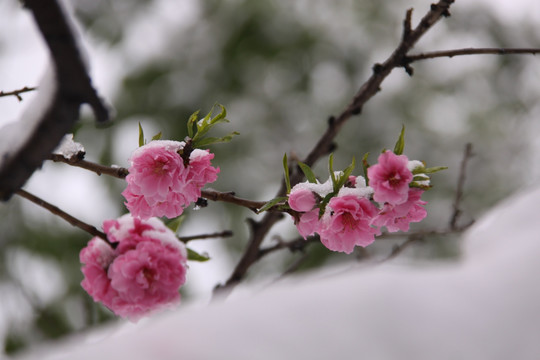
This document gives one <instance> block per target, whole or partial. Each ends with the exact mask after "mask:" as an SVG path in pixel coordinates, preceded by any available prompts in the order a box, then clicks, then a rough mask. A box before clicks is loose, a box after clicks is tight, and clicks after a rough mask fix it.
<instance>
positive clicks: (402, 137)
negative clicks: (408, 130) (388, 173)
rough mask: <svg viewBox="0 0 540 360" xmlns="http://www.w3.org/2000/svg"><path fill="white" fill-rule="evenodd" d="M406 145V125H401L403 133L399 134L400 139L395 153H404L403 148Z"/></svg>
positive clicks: (395, 147)
mask: <svg viewBox="0 0 540 360" xmlns="http://www.w3.org/2000/svg"><path fill="white" fill-rule="evenodd" d="M404 147H405V125H403V126H402V127H401V134H399V139H398V141H397V142H396V146H394V154H396V155H401V154H403V148H404Z"/></svg>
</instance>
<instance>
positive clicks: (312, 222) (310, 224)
mask: <svg viewBox="0 0 540 360" xmlns="http://www.w3.org/2000/svg"><path fill="white" fill-rule="evenodd" d="M319 225H320V223H319V209H313V210H311V211H309V212H306V213H303V214H301V215H300V217H299V219H298V221H297V222H296V228H297V229H298V232H299V233H300V235H302V237H303V238H304V239H307V237H308V236H310V235H313V234H315V233H316V232H317V231H318V230H319Z"/></svg>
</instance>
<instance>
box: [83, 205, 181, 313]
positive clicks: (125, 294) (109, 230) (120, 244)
mask: <svg viewBox="0 0 540 360" xmlns="http://www.w3.org/2000/svg"><path fill="white" fill-rule="evenodd" d="M103 229H104V231H105V233H106V234H107V238H108V240H109V241H110V242H111V243H117V245H116V248H115V249H113V248H112V247H111V246H110V245H109V244H107V243H106V242H105V241H104V240H102V239H100V238H98V237H95V238H93V239H92V240H90V242H89V243H88V246H87V247H86V248H84V249H82V250H81V253H80V260H81V262H82V263H83V267H82V272H83V274H84V280H83V281H82V283H81V285H82V287H83V288H84V289H85V290H86V291H87V292H88V294H90V295H91V296H92V297H93V298H94V301H99V302H101V303H103V305H105V306H107V307H108V308H109V309H111V310H112V311H113V312H114V313H115V314H117V315H119V316H123V317H127V318H129V319H130V320H137V319H138V318H140V317H141V316H144V315H148V314H150V313H152V312H154V311H157V310H160V309H163V308H167V307H171V306H174V305H176V304H178V303H179V301H180V295H179V293H178V290H179V288H180V287H181V286H182V285H183V284H184V282H185V274H186V269H187V265H186V260H187V252H186V249H185V246H184V245H183V244H182V243H181V242H180V241H178V239H177V238H176V236H175V235H174V233H173V232H172V231H171V230H169V229H168V228H167V227H166V226H165V225H164V224H163V223H162V222H161V221H159V220H158V219H156V218H150V219H148V220H141V219H138V218H133V217H132V216H131V215H130V214H126V215H124V216H122V217H120V218H119V219H117V220H107V221H105V222H104V223H103Z"/></svg>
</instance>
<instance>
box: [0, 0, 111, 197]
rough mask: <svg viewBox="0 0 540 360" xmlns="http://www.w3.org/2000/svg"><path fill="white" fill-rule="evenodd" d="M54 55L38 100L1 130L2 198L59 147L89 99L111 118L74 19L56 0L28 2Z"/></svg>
mask: <svg viewBox="0 0 540 360" xmlns="http://www.w3.org/2000/svg"><path fill="white" fill-rule="evenodd" d="M24 5H25V7H26V8H28V9H29V10H30V11H31V12H32V14H33V16H34V19H35V21H36V24H37V26H38V28H39V31H40V32H41V34H42V36H43V38H44V40H45V42H46V44H47V46H48V48H49V50H50V54H51V60H52V67H51V68H50V69H49V71H48V73H47V74H46V75H45V78H44V80H43V81H42V84H40V86H39V91H38V94H37V97H36V99H35V100H34V102H32V104H31V105H30V107H29V109H28V111H26V112H25V113H24V114H23V116H22V118H21V119H19V121H18V122H16V123H12V124H9V125H7V126H5V127H4V128H2V129H1V136H0V198H1V199H3V200H7V199H9V198H10V197H11V195H12V194H13V193H14V192H15V191H17V190H18V189H19V188H20V187H21V186H23V185H24V183H25V182H26V180H27V179H28V178H29V177H30V176H31V175H32V173H33V172H34V171H35V169H36V168H38V167H39V166H41V163H42V162H43V160H45V159H46V158H47V157H48V156H49V154H50V153H51V152H52V151H53V149H55V148H56V146H57V145H58V143H59V142H60V140H61V139H62V137H63V136H64V134H66V133H67V132H69V131H70V129H71V128H72V127H73V124H74V123H75V122H76V121H77V119H78V117H79V107H80V105H81V104H83V103H86V104H89V105H90V107H91V108H92V110H93V112H94V115H95V117H96V120H97V121H99V122H105V121H107V120H109V109H108V108H107V106H106V105H105V104H104V102H103V100H102V99H100V98H99V96H98V94H97V92H96V90H95V89H94V87H93V86H92V80H91V79H90V76H89V75H88V72H87V69H86V66H85V64H84V61H83V59H82V56H81V53H80V51H79V47H78V45H77V39H76V35H75V33H74V31H73V28H72V26H71V24H70V20H69V19H68V16H67V15H66V13H65V11H64V10H63V9H62V7H61V6H60V4H59V3H58V1H57V0H26V1H25V2H24Z"/></svg>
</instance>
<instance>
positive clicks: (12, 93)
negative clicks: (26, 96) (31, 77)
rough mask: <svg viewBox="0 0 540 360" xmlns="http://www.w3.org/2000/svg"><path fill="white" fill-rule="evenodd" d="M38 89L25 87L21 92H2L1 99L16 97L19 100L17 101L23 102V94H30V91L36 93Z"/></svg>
mask: <svg viewBox="0 0 540 360" xmlns="http://www.w3.org/2000/svg"><path fill="white" fill-rule="evenodd" d="M36 89H37V87H27V86H25V87H23V88H22V89H19V90H13V91H0V97H2V96H15V97H16V98H17V100H19V101H23V98H22V96H21V94H23V93H26V92H30V91H34V90H36Z"/></svg>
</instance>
